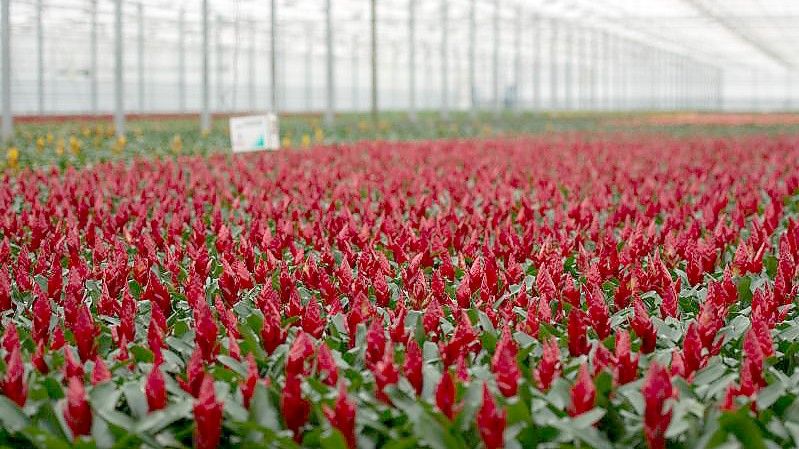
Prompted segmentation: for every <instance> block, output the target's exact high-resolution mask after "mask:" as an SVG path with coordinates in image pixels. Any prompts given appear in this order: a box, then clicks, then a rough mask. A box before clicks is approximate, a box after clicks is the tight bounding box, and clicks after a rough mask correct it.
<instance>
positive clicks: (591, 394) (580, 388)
mask: <svg viewBox="0 0 799 449" xmlns="http://www.w3.org/2000/svg"><path fill="white" fill-rule="evenodd" d="M571 398H572V403H571V406H569V415H571V416H578V415H581V414H583V413H585V412H587V411H589V410H591V409H592V408H594V403H595V401H596V387H594V380H593V379H592V378H591V374H589V373H588V368H586V366H585V365H580V372H579V374H577V381H576V382H575V383H574V386H572V390H571Z"/></svg>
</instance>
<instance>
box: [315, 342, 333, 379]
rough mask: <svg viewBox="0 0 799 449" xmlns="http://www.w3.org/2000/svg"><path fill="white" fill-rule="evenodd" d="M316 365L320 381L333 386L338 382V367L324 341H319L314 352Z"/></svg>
mask: <svg viewBox="0 0 799 449" xmlns="http://www.w3.org/2000/svg"><path fill="white" fill-rule="evenodd" d="M316 363H317V365H316V367H317V370H318V371H319V375H320V377H321V378H322V381H323V382H324V383H326V384H328V385H330V386H331V387H332V386H335V385H336V383H337V382H338V367H337V366H336V360H335V359H334V358H333V353H332V352H331V351H330V348H329V347H328V346H327V344H326V343H324V342H321V343H320V344H319V349H318V350H317V352H316Z"/></svg>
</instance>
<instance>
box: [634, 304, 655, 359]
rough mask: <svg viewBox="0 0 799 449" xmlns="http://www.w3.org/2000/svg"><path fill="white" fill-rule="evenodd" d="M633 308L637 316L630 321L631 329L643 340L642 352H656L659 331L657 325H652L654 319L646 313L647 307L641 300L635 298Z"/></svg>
mask: <svg viewBox="0 0 799 449" xmlns="http://www.w3.org/2000/svg"><path fill="white" fill-rule="evenodd" d="M633 308H634V310H635V316H634V317H633V319H632V320H631V321H630V327H631V328H632V330H633V331H634V332H635V335H637V336H638V338H640V339H641V348H640V350H641V352H642V353H644V354H649V353H651V352H652V351H654V350H655V346H656V345H657V331H656V330H655V325H654V324H652V319H651V318H650V317H649V314H648V313H647V311H646V306H644V302H643V301H642V300H641V298H635V300H634V301H633Z"/></svg>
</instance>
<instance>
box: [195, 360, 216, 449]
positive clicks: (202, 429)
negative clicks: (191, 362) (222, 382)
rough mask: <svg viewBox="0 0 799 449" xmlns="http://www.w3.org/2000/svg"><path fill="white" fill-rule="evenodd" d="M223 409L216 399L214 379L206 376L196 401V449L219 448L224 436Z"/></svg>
mask: <svg viewBox="0 0 799 449" xmlns="http://www.w3.org/2000/svg"><path fill="white" fill-rule="evenodd" d="M222 408H223V405H222V403H221V402H218V401H217V399H216V391H214V382H213V379H212V378H211V377H210V376H206V377H205V378H204V379H203V382H202V385H201V386H200V391H199V395H198V396H197V399H196V400H195V401H194V422H195V426H194V433H193V437H194V438H193V439H194V448H195V449H216V448H217V447H218V446H219V438H220V436H221V435H222Z"/></svg>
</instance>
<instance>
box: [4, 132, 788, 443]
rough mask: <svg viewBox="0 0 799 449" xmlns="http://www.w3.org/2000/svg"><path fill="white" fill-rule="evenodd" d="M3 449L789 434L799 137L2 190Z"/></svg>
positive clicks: (407, 147)
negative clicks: (7, 447) (798, 138)
mask: <svg viewBox="0 0 799 449" xmlns="http://www.w3.org/2000/svg"><path fill="white" fill-rule="evenodd" d="M0 183H1V184H2V187H0V205H1V206H2V207H1V208H0V233H1V234H2V240H0V265H1V266H2V269H0V311H2V326H3V331H2V339H1V341H0V343H1V344H0V356H2V357H1V358H2V363H0V374H1V377H0V379H2V380H0V392H2V395H0V424H2V428H1V429H0V444H2V445H5V446H9V447H47V448H50V447H59V448H62V447H80V448H89V447H98V448H124V447H152V448H161V447H192V446H193V447H196V448H201V449H212V448H216V447H281V448H296V447H322V448H350V449H352V448H356V447H366V448H369V447H380V448H393V449H397V448H411V447H431V448H434V449H443V448H479V447H485V448H488V449H495V448H500V447H506V448H522V447H524V448H530V447H575V446H578V447H595V448H610V447H642V448H643V447H649V448H653V449H657V448H665V447H669V448H694V447H720V446H725V445H729V444H732V445H735V444H738V445H741V446H744V447H754V448H765V447H794V446H796V445H797V444H799V402H797V392H799V373H798V372H797V370H796V366H797V355H796V354H797V348H799V344H798V343H797V337H799V323H797V311H796V305H795V304H796V288H795V280H796V279H795V278H796V265H797V262H799V224H797V212H798V211H799V209H797V208H798V207H799V196H797V194H798V193H799V191H798V188H799V140H797V139H795V138H789V137H781V138H771V137H748V138H738V139H702V138H693V139H667V138H652V137H636V138H622V137H619V138H616V139H613V140H610V139H605V138H597V139H593V140H590V141H588V140H582V139H580V138H576V137H572V138H568V137H558V138H553V137H550V138H527V139H521V140H497V141H472V140H464V141H440V142H428V143H361V144H353V145H349V146H339V147H335V148H332V147H331V148H324V147H320V148H316V149H314V150H311V151H309V152H304V153H294V152H288V153H276V154H250V155H246V156H241V157H228V156H222V155H215V156H210V157H208V158H198V157H179V158H176V159H170V160H163V161H145V160H135V161H133V162H132V163H130V164H129V165H123V164H100V165H96V166H93V167H89V168H85V169H82V170H75V169H67V170H66V171H64V172H63V173H58V172H56V171H30V170H27V171H23V172H20V173H19V174H18V175H16V176H10V175H6V176H4V177H3V178H2V180H0Z"/></svg>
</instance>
